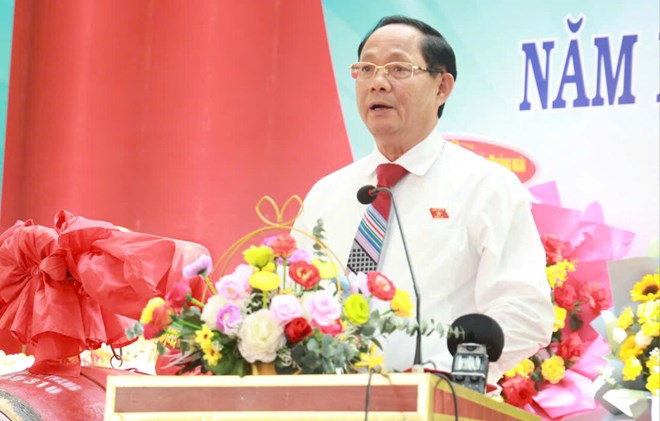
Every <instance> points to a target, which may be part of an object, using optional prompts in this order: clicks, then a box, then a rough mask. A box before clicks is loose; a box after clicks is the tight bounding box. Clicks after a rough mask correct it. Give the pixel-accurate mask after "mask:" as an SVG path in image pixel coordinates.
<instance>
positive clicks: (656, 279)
mask: <svg viewBox="0 0 660 421" xmlns="http://www.w3.org/2000/svg"><path fill="white" fill-rule="evenodd" d="M630 298H632V299H633V301H653V300H658V299H660V274H658V273H654V274H648V275H646V276H644V277H643V278H642V280H641V281H639V282H637V283H636V284H635V286H634V287H633V288H632V290H631V291H630Z"/></svg>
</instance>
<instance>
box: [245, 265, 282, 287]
mask: <svg viewBox="0 0 660 421" xmlns="http://www.w3.org/2000/svg"><path fill="white" fill-rule="evenodd" d="M248 282H249V283H250V286H251V287H252V288H255V289H258V290H261V291H266V292H268V291H272V290H274V289H277V287H279V286H280V278H279V276H277V275H276V274H275V273H274V272H266V271H263V270H260V271H258V272H255V273H253V274H252V276H250V280H249V281H248Z"/></svg>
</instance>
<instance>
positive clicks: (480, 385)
mask: <svg viewBox="0 0 660 421" xmlns="http://www.w3.org/2000/svg"><path fill="white" fill-rule="evenodd" d="M451 329H452V331H453V330H457V329H458V330H462V331H463V333H464V334H462V335H452V334H449V335H447V348H448V349H449V352H450V353H451V355H453V356H454V361H453V363H452V368H451V373H452V380H453V381H454V383H458V384H461V385H463V386H465V387H467V388H470V389H472V390H476V391H477V392H479V393H485V391H486V381H487V377H488V362H489V361H491V362H493V361H497V360H498V359H499V358H500V356H501V355H502V349H503V348H504V332H503V331H502V328H501V327H500V325H499V324H498V323H497V322H496V321H495V320H494V319H493V318H491V317H489V316H486V315H485V314H476V313H473V314H466V315H463V316H461V317H459V318H458V319H456V320H455V321H454V323H452V325H451Z"/></svg>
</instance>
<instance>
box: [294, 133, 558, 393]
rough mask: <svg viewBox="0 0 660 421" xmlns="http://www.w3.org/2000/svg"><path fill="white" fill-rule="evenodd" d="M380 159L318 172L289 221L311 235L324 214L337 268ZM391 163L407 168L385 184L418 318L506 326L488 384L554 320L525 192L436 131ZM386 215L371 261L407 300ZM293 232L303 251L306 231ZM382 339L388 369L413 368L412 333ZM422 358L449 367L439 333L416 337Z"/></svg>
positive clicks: (545, 335)
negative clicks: (475, 319)
mask: <svg viewBox="0 0 660 421" xmlns="http://www.w3.org/2000/svg"><path fill="white" fill-rule="evenodd" d="M386 162H389V161H388V160H387V158H385V157H384V156H383V155H382V154H381V153H380V152H379V151H378V150H377V149H375V150H374V152H372V153H371V154H370V155H369V156H367V157H366V158H363V159H361V160H359V161H357V162H354V163H352V164H350V165H348V166H346V167H344V168H342V169H340V170H338V171H336V172H334V173H332V174H330V175H328V176H327V177H324V178H323V179H321V180H320V181H318V182H317V183H316V184H315V185H314V186H313V187H312V189H311V190H310V192H309V193H308V195H307V197H306V199H305V202H304V209H303V212H302V214H301V216H300V217H299V218H298V220H297V221H296V225H295V227H296V228H298V229H302V230H304V231H307V232H310V233H311V232H312V229H313V227H314V225H315V224H316V221H317V220H318V219H319V218H320V219H322V220H323V224H324V228H325V236H326V241H325V242H326V244H327V245H328V247H329V248H330V249H331V250H332V251H333V252H334V253H335V254H336V255H337V257H338V259H339V260H340V263H341V264H342V265H343V266H344V267H345V265H346V262H347V260H348V255H349V252H350V250H351V245H352V243H353V239H354V237H355V233H356V230H357V227H358V225H359V223H360V220H361V219H362V215H363V214H364V210H365V207H366V205H362V204H360V203H359V202H358V201H357V199H356V192H357V191H358V189H359V188H360V187H362V186H364V185H368V184H371V185H375V184H376V167H377V166H378V165H379V164H382V163H386ZM395 163H397V164H399V165H401V166H403V167H405V168H406V169H407V170H408V171H409V174H408V175H406V176H405V177H403V178H402V179H401V181H399V183H398V184H397V185H396V186H395V187H394V188H393V189H392V191H393V194H394V198H395V202H396V205H397V208H398V211H399V215H400V217H401V225H402V226H403V231H404V234H405V236H406V241H407V245H408V249H409V251H410V260H411V263H412V266H413V268H414V272H415V278H416V279H417V283H418V288H419V291H420V295H421V314H422V319H423V320H429V319H433V320H435V321H436V322H443V323H445V324H446V325H449V324H451V323H452V322H453V321H454V320H455V319H456V318H458V317H459V316H461V315H464V314H468V313H482V314H486V315H488V316H490V317H492V318H493V319H495V320H496V321H497V322H498V323H499V324H500V325H501V327H502V329H503V331H504V335H505V346H504V351H503V354H502V356H501V357H500V359H499V361H498V362H497V363H493V364H491V365H490V368H489V382H491V383H494V382H495V381H496V380H497V378H498V377H499V376H500V375H501V374H502V373H503V372H505V371H507V370H509V369H511V368H513V367H514V366H515V365H516V364H518V363H519V362H520V361H522V360H523V359H525V358H527V357H529V356H531V355H533V354H534V353H535V352H536V351H537V350H538V348H539V347H541V346H545V345H546V344H547V343H548V342H549V340H550V335H551V333H552V327H553V323H554V318H555V316H554V309H553V306H552V303H551V301H550V287H549V285H548V281H547V279H546V276H545V253H544V250H543V246H542V244H541V241H540V237H539V234H538V231H537V229H536V226H535V224H534V221H533V219H532V215H531V212H530V205H529V200H528V199H529V193H528V191H527V190H526V189H525V188H524V187H523V186H522V184H521V183H520V181H519V180H518V178H517V177H516V176H515V175H514V174H513V173H512V172H511V171H509V170H508V169H506V168H504V167H502V166H501V165H499V164H496V163H492V162H490V161H488V160H486V159H484V158H482V157H480V156H478V155H476V154H474V153H472V152H470V151H468V150H466V149H464V148H462V147H461V146H458V145H455V144H453V143H451V142H448V141H445V140H444V139H443V138H442V136H441V134H440V133H439V132H437V131H433V132H432V133H431V134H430V135H429V136H428V137H427V138H426V139H425V140H424V141H422V142H420V143H419V144H418V145H416V146H415V147H414V148H413V149H411V150H410V151H408V152H407V153H406V154H404V155H403V156H401V157H400V158H399V159H398V160H396V161H395ZM383 194H386V193H383ZM434 208H435V209H439V210H441V209H443V210H444V211H446V213H447V215H448V218H433V217H432V213H431V209H434ZM394 219H395V214H394V212H393V211H392V212H391V213H390V222H389V226H388V229H387V234H386V239H385V242H384V244H383V250H382V252H381V257H380V262H379V268H380V270H381V271H382V272H383V273H384V274H385V275H386V276H387V277H388V278H389V279H391V280H392V281H393V282H394V284H395V285H396V286H397V287H399V288H404V289H406V290H407V291H409V292H410V295H411V298H412V299H413V302H414V290H413V287H412V281H411V276H410V271H409V268H408V264H407V263H406V257H405V253H404V249H403V245H402V241H401V234H400V233H399V229H398V226H397V224H396V221H395V220H394ZM296 238H297V239H298V241H299V245H300V246H302V247H304V248H307V249H308V250H311V243H310V240H309V239H307V238H305V237H304V236H301V235H296ZM382 344H383V348H384V352H385V364H386V365H387V366H388V368H390V369H393V370H405V369H407V368H410V367H411V366H412V362H413V357H414V350H415V340H414V338H411V337H408V336H407V335H405V334H403V333H400V332H399V333H395V334H394V335H391V336H390V337H389V338H388V339H387V340H384V341H382ZM422 359H423V362H426V361H433V362H434V364H435V365H436V367H437V368H438V369H440V370H445V371H450V370H451V361H452V356H451V355H450V354H449V352H448V351H447V346H446V338H440V337H439V336H438V335H432V336H430V337H424V338H423V346H422Z"/></svg>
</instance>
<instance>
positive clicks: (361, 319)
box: [344, 294, 369, 325]
mask: <svg viewBox="0 0 660 421" xmlns="http://www.w3.org/2000/svg"><path fill="white" fill-rule="evenodd" d="M344 315H346V318H348V320H349V321H350V322H351V323H353V324H354V325H362V324H364V323H366V322H367V321H368V320H369V303H367V300H366V299H365V298H364V297H363V296H362V295H361V294H353V295H351V296H350V297H348V298H347V299H346V301H345V302H344Z"/></svg>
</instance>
